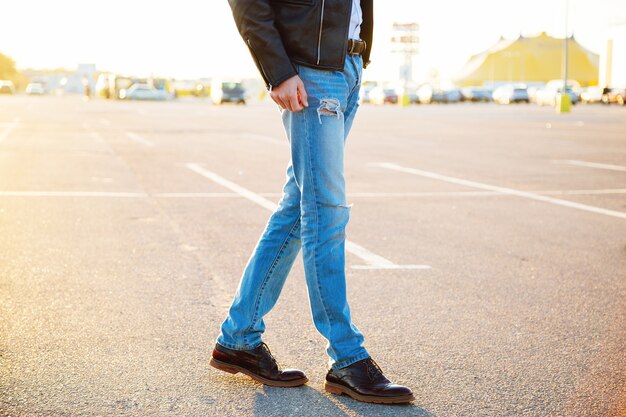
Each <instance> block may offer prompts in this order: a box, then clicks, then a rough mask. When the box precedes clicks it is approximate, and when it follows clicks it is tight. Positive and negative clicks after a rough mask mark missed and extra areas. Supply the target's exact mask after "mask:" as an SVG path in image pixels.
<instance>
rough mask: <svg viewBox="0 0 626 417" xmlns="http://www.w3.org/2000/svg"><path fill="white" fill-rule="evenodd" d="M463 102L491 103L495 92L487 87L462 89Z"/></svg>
mask: <svg viewBox="0 0 626 417" xmlns="http://www.w3.org/2000/svg"><path fill="white" fill-rule="evenodd" d="M461 94H462V95H463V98H462V100H463V101H473V102H480V101H491V100H492V95H493V90H492V89H490V88H487V87H465V88H463V89H461Z"/></svg>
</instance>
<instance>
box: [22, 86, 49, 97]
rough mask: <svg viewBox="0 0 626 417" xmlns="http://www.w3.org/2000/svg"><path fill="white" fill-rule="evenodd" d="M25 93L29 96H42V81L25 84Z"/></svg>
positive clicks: (43, 88)
mask: <svg viewBox="0 0 626 417" xmlns="http://www.w3.org/2000/svg"><path fill="white" fill-rule="evenodd" d="M26 94H28V95H31V96H43V95H44V94H46V89H45V87H44V86H43V84H42V83H29V84H28V85H27V86H26Z"/></svg>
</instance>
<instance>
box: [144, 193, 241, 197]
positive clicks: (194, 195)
mask: <svg viewBox="0 0 626 417" xmlns="http://www.w3.org/2000/svg"><path fill="white" fill-rule="evenodd" d="M151 195H152V196H153V197H163V198H226V197H227V198H233V197H235V198H240V197H241V196H240V195H239V194H237V193H154V194H151Z"/></svg>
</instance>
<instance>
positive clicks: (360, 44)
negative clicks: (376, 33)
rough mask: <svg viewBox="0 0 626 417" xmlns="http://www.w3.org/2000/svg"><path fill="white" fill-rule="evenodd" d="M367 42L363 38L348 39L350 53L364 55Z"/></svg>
mask: <svg viewBox="0 0 626 417" xmlns="http://www.w3.org/2000/svg"><path fill="white" fill-rule="evenodd" d="M366 47H367V43H365V41H364V40H362V39H348V53H349V54H350V55H363V52H365V48H366Z"/></svg>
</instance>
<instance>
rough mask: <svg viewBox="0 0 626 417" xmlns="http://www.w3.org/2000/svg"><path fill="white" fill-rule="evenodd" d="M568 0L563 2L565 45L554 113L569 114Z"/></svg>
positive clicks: (570, 100)
mask: <svg viewBox="0 0 626 417" xmlns="http://www.w3.org/2000/svg"><path fill="white" fill-rule="evenodd" d="M568 32H569V0H565V39H564V40H565V44H564V46H563V48H564V49H563V88H562V89H561V93H560V94H558V95H557V99H556V111H557V113H569V112H570V110H571V108H572V99H571V98H570V96H569V93H568V92H567V79H568V77H569V75H568V67H569V34H568Z"/></svg>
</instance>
